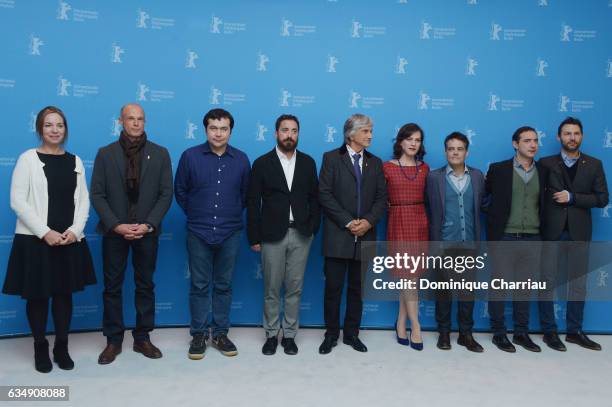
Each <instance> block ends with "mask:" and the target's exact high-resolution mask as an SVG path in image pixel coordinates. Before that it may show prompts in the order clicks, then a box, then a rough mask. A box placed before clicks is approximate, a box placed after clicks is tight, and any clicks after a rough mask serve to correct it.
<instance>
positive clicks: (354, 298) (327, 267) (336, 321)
mask: <svg viewBox="0 0 612 407" xmlns="http://www.w3.org/2000/svg"><path fill="white" fill-rule="evenodd" d="M324 271H325V298H324V303H323V312H324V317H325V328H326V329H327V330H326V332H325V336H326V337H327V336H329V337H332V338H336V339H337V338H338V336H339V334H340V304H341V302H342V289H343V288H344V280H345V278H346V276H347V274H348V286H347V289H346V313H345V316H344V329H343V331H344V336H356V335H359V326H360V325H361V313H362V310H363V302H362V299H361V262H360V261H359V260H353V259H339V258H335V257H325V263H324Z"/></svg>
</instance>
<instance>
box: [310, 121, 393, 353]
mask: <svg viewBox="0 0 612 407" xmlns="http://www.w3.org/2000/svg"><path fill="white" fill-rule="evenodd" d="M371 142H372V120H371V119H370V118H369V117H368V116H365V115H362V114H354V115H352V116H351V117H349V118H348V119H347V120H346V122H345V123H344V144H343V145H342V146H341V147H340V148H337V149H335V150H332V151H329V152H327V153H325V154H324V155H323V164H322V165H321V172H320V174H319V203H320V204H321V207H322V209H323V213H324V214H325V220H324V223H323V256H325V265H324V271H325V295H324V297H325V298H324V315H325V327H326V332H325V339H324V341H323V343H322V344H321V346H320V347H319V353H321V354H327V353H330V352H331V350H332V348H333V347H334V346H336V344H337V342H338V337H339V334H340V303H341V299H342V298H341V297H342V289H343V287H344V280H345V278H346V275H347V274H348V287H347V291H346V315H345V318H344V329H343V331H344V333H343V342H344V343H345V344H347V345H349V346H351V347H352V348H353V349H355V350H357V351H359V352H367V350H368V349H367V347H366V346H365V345H364V344H363V343H362V342H361V340H360V339H359V337H358V335H359V326H360V325H361V314H362V309H363V302H362V298H361V291H362V287H361V282H362V275H361V265H362V260H365V259H362V256H361V242H362V241H375V240H376V229H375V226H376V224H377V223H378V222H379V221H380V219H381V218H382V216H383V214H384V212H385V207H386V205H387V187H386V184H385V176H384V173H383V166H382V161H381V160H380V158H378V157H376V156H375V155H373V154H372V153H369V152H368V151H366V150H365V149H366V148H367V147H368V146H369V145H370V143H371Z"/></svg>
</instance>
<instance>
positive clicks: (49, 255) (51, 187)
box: [2, 106, 96, 373]
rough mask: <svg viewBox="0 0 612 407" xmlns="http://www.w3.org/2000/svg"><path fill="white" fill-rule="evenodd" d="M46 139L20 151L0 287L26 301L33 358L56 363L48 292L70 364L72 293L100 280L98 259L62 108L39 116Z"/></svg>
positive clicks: (58, 351)
mask: <svg viewBox="0 0 612 407" xmlns="http://www.w3.org/2000/svg"><path fill="white" fill-rule="evenodd" d="M36 131H37V133H38V136H39V138H40V140H41V145H40V146H39V147H38V148H36V149H30V150H27V151H26V152H24V153H23V154H21V156H19V159H18V160H17V164H16V165H15V170H14V171H13V178H12V182H11V208H12V209H13V210H14V211H15V213H16V215H17V226H16V228H15V237H14V239H13V247H12V249H11V255H10V258H9V263H8V268H7V273H6V279H5V281H4V287H3V289H2V291H3V292H4V293H5V294H12V295H20V296H21V297H22V298H24V299H25V300H27V302H26V313H27V316H28V321H29V323H30V328H31V329H32V336H33V337H34V365H35V368H36V370H38V371H39V372H43V373H47V372H49V371H51V369H52V368H53V364H52V363H51V359H50V358H49V342H47V339H46V337H45V331H46V327H47V315H48V313H49V299H51V300H52V301H51V304H52V305H51V311H52V314H53V323H54V325H55V344H54V347H53V360H54V361H55V362H56V363H57V364H58V366H59V367H60V368H61V369H66V370H69V369H72V368H73V367H74V362H73V361H72V359H71V358H70V355H69V354H68V331H69V328H70V320H71V319H72V293H73V292H75V291H81V290H83V288H84V287H85V286H86V285H90V284H95V282H96V277H95V274H94V269H93V263H92V260H91V255H90V253H89V248H88V246H87V242H86V241H85V239H84V234H83V230H84V228H85V223H86V222H87V217H88V214H89V194H88V192H87V183H86V180H85V169H84V167H83V163H82V161H81V159H80V158H79V157H77V156H75V155H73V154H70V153H68V152H66V151H65V150H64V143H65V141H66V138H67V137H68V123H67V122H66V117H65V116H64V113H63V112H62V111H61V110H60V109H58V108H57V107H53V106H48V107H45V108H44V109H43V110H41V111H40V112H39V113H38V116H37V117H36Z"/></svg>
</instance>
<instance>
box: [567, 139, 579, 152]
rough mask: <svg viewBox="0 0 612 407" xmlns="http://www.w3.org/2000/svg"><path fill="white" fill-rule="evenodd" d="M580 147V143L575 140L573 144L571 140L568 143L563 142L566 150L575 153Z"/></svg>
mask: <svg viewBox="0 0 612 407" xmlns="http://www.w3.org/2000/svg"><path fill="white" fill-rule="evenodd" d="M579 148H580V143H578V142H575V143H574V145H573V146H572V145H570V143H569V142H568V143H563V149H564V150H565V151H569V152H572V153H573V152H575V151H578V149H579Z"/></svg>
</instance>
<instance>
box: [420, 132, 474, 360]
mask: <svg viewBox="0 0 612 407" xmlns="http://www.w3.org/2000/svg"><path fill="white" fill-rule="evenodd" d="M469 146H470V141H469V139H468V138H467V136H466V135H464V134H462V133H459V132H453V133H451V134H449V135H448V136H447V137H446V139H445V140H444V150H445V152H446V160H447V162H448V163H447V165H445V166H444V167H442V168H439V169H437V170H434V171H431V172H429V174H427V189H426V191H427V200H428V202H429V237H430V240H431V241H432V242H445V243H444V244H441V243H438V244H440V245H441V247H439V248H440V249H444V253H443V255H444V256H453V257H454V256H473V257H474V256H476V255H477V248H476V247H474V244H471V243H470V242H479V241H480V208H481V206H482V204H483V200H484V195H485V190H484V176H483V175H482V172H480V170H478V169H476V168H473V167H468V166H467V165H466V164H465V158H466V157H467V155H468V148H469ZM438 244H435V245H436V246H437V245H438ZM434 249H438V247H434ZM437 272H438V276H439V278H440V279H442V280H444V281H448V280H449V279H450V278H453V279H455V280H457V277H459V278H465V279H466V280H473V279H474V278H473V276H467V275H461V274H457V273H455V272H454V270H437ZM457 294H458V296H459V300H458V307H457V314H458V315H457V320H458V321H459V338H458V340H457V343H458V344H459V345H462V346H465V347H466V348H467V349H468V350H470V351H472V352H482V351H483V348H482V346H480V344H479V343H478V342H476V340H475V339H474V337H473V336H472V328H473V326H474V318H473V312H474V292H473V291H465V292H463V291H461V292H458V293H457ZM437 295H438V296H437V299H436V321H437V323H438V332H439V333H440V335H439V337H438V344H437V346H438V348H439V349H442V350H448V349H450V348H451V344H450V330H451V308H452V298H453V297H452V291H450V290H439V291H437Z"/></svg>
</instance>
